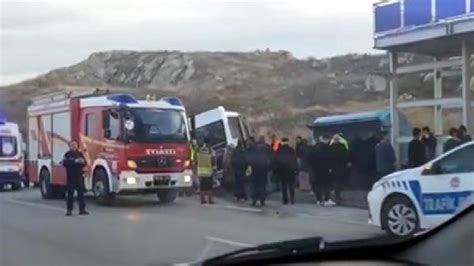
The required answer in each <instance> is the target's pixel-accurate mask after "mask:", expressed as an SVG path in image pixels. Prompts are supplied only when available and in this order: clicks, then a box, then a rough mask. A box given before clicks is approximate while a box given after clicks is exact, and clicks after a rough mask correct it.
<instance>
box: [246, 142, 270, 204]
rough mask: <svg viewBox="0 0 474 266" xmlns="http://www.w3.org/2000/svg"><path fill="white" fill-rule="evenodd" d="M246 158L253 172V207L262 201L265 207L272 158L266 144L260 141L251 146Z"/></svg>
mask: <svg viewBox="0 0 474 266" xmlns="http://www.w3.org/2000/svg"><path fill="white" fill-rule="evenodd" d="M246 158H247V162H248V164H249V165H250V168H251V171H252V173H251V179H252V182H251V183H252V190H253V191H252V206H255V205H256V204H257V201H260V205H262V206H265V199H266V196H267V191H266V187H267V178H268V170H269V168H270V158H269V153H268V149H267V146H266V144H265V142H263V143H262V142H261V141H258V142H257V143H255V144H251V146H250V147H249V150H248V153H247V157H246Z"/></svg>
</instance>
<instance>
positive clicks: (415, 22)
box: [403, 0, 432, 26]
mask: <svg viewBox="0 0 474 266" xmlns="http://www.w3.org/2000/svg"><path fill="white" fill-rule="evenodd" d="M404 11H405V12H404V16H403V18H404V24H405V26H419V25H425V24H428V23H430V22H431V19H432V15H431V0H405V5H404Z"/></svg>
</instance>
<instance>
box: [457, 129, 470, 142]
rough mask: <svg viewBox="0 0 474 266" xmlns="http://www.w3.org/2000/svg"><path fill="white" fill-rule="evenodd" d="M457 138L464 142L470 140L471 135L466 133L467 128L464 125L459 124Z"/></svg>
mask: <svg viewBox="0 0 474 266" xmlns="http://www.w3.org/2000/svg"><path fill="white" fill-rule="evenodd" d="M458 134H459V140H460V141H461V143H466V142H469V141H471V140H472V137H471V136H470V135H469V134H467V128H466V126H464V125H461V126H460V127H459V129H458Z"/></svg>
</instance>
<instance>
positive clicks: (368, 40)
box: [0, 0, 376, 85]
mask: <svg viewBox="0 0 474 266" xmlns="http://www.w3.org/2000/svg"><path fill="white" fill-rule="evenodd" d="M375 1H376V0H312V1H299V0H287V1H280V0H278V1H257V0H254V1H225V0H215V1H214V0H207V1H198V0H196V1H192V0H187V1H179V0H175V1H159V0H155V1H141V0H132V1H120V0H119V1H113V2H112V1H100V0H96V1H87V0H82V1H79V0H78V1H4V0H0V27H1V32H0V48H1V49H0V85H6V84H11V83H15V82H19V81H22V80H24V79H26V78H33V77H35V76H37V75H39V74H43V73H46V72H48V71H50V70H52V69H55V68H58V67H65V66H69V65H72V64H75V63H78V62H80V61H82V60H84V59H86V58H87V57H88V56H89V55H90V54H91V53H93V52H97V51H102V50H116V49H120V50H148V51H150V50H182V51H254V50H257V49H261V50H263V49H266V48H270V49H271V50H280V49H283V50H288V51H290V52H291V53H293V55H295V56H297V57H298V58H306V57H308V56H313V57H316V58H323V57H329V56H334V55H340V54H347V53H374V52H376V51H375V50H373V49H372V45H373V42H372V32H373V21H372V20H373V19H372V18H373V16H372V4H373V3H374V2H375Z"/></svg>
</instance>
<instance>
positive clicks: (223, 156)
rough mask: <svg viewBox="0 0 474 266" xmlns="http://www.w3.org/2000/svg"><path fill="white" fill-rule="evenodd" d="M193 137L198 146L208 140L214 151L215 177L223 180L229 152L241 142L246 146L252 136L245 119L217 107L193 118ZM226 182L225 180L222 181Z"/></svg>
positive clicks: (235, 113)
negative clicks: (215, 159) (215, 162)
mask: <svg viewBox="0 0 474 266" xmlns="http://www.w3.org/2000/svg"><path fill="white" fill-rule="evenodd" d="M194 136H195V137H196V139H197V142H198V144H201V143H202V142H203V141H204V139H205V138H208V139H209V141H210V145H211V146H212V147H213V148H214V150H215V151H216V157H217V172H216V177H217V178H218V179H223V178H224V177H225V176H227V174H226V173H225V172H226V169H228V166H229V158H230V155H231V150H232V149H233V148H235V147H236V146H237V143H238V142H239V141H241V142H242V143H243V144H244V145H246V143H247V141H248V139H249V138H250V137H251V136H252V135H251V132H250V129H249V126H248V124H247V122H246V120H245V118H244V117H243V116H242V115H240V114H239V113H237V112H230V111H226V110H225V109H224V107H222V106H219V107H217V108H215V109H211V110H208V111H205V112H203V113H200V114H197V115H195V116H194ZM224 181H227V180H224Z"/></svg>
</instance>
